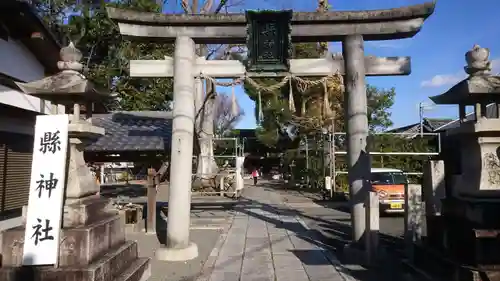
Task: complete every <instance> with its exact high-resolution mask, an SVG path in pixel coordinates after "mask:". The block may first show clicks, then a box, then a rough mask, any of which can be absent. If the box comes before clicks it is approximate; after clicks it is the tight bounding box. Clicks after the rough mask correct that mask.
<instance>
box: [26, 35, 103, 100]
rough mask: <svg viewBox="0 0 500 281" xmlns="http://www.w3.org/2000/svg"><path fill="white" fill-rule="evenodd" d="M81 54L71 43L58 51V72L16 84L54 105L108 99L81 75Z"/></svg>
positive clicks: (27, 92)
mask: <svg viewBox="0 0 500 281" xmlns="http://www.w3.org/2000/svg"><path fill="white" fill-rule="evenodd" d="M81 59H82V53H81V52H80V51H79V50H78V49H77V48H76V47H75V45H74V44H73V43H70V44H69V45H68V46H66V47H64V48H62V49H61V51H60V61H59V62H58V63H57V67H58V68H59V70H60V72H59V73H57V74H55V75H52V76H48V77H45V78H43V79H40V80H36V81H31V82H28V83H22V82H16V84H17V86H18V87H19V88H20V89H21V90H22V91H23V92H24V93H25V94H29V95H32V96H37V97H39V98H41V99H45V100H49V101H51V102H53V103H55V104H64V105H73V104H75V103H81V104H85V103H88V102H98V101H102V100H104V99H107V98H109V97H110V95H109V94H108V93H107V91H99V90H97V89H96V87H95V85H94V84H93V83H92V82H91V81H89V80H88V79H87V78H86V77H85V75H83V74H82V73H81V71H82V70H83V65H82V64H81V63H80V60H81Z"/></svg>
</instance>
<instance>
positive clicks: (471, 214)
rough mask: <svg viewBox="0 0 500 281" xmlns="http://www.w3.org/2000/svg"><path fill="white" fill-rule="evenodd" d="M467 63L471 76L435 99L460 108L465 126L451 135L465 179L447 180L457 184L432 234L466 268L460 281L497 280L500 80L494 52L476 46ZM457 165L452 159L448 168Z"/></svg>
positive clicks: (459, 271)
mask: <svg viewBox="0 0 500 281" xmlns="http://www.w3.org/2000/svg"><path fill="white" fill-rule="evenodd" d="M465 58H466V62H467V66H465V72H466V73H467V74H468V75H469V76H468V77H467V78H466V79H464V80H463V81H461V82H459V83H458V84H456V85H455V86H453V87H452V88H451V89H450V90H448V91H447V92H446V93H444V94H442V95H438V96H434V97H431V100H432V101H434V102H435V103H436V104H455V105H458V106H459V124H458V126H457V127H455V128H452V129H449V130H447V131H446V135H447V136H448V137H449V138H448V139H451V140H452V142H454V143H457V144H458V147H456V148H454V150H455V152H454V153H455V154H460V173H459V174H458V175H449V174H447V175H446V176H447V179H449V180H450V181H451V182H447V189H448V191H449V192H447V195H446V198H444V199H442V200H441V201H442V212H441V217H442V218H441V220H442V223H441V225H442V228H441V230H440V231H439V232H433V233H428V234H431V236H440V237H439V239H438V240H439V241H442V242H441V245H440V247H442V248H443V249H445V251H446V255H445V256H446V257H453V260H454V261H455V262H457V264H461V266H460V267H457V268H453V269H450V270H456V274H458V275H459V276H460V277H457V280H458V279H460V280H483V277H482V276H483V275H484V274H485V275H487V276H489V277H490V278H491V276H499V275H498V274H499V273H500V271H499V270H498V265H500V257H499V256H498V251H500V248H499V246H498V245H500V243H499V242H500V241H499V238H498V237H500V236H499V234H500V221H499V220H498V213H499V212H500V161H499V156H500V119H499V114H498V108H499V104H500V76H498V75H492V74H490V71H491V62H490V61H489V50H488V49H486V48H481V47H480V46H478V45H475V46H474V47H473V48H472V49H471V50H470V51H468V52H467V53H466V55H465ZM466 106H473V107H474V110H473V112H472V113H470V114H466V110H465V107H466ZM448 157H449V158H448ZM455 161H456V160H455V159H452V157H451V156H446V157H445V159H444V164H445V166H446V165H451V166H453V164H454V162H455ZM448 172H449V171H447V172H446V173H448ZM429 239H432V240H435V237H429ZM428 258H429V256H426V259H428ZM433 262H434V260H433ZM446 270H448V269H446ZM479 276H481V277H479ZM466 278H470V279H466ZM476 278H477V279H476ZM495 278H496V277H495ZM488 280H493V279H488Z"/></svg>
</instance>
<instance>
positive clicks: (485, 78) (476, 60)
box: [430, 45, 500, 105]
mask: <svg viewBox="0 0 500 281" xmlns="http://www.w3.org/2000/svg"><path fill="white" fill-rule="evenodd" d="M489 55H490V51H489V49H487V48H481V47H480V46H479V45H474V47H473V48H472V50H470V51H468V52H467V53H466V54H465V59H466V61H467V66H465V72H466V73H467V74H469V77H467V78H466V79H464V80H462V81H461V82H459V83H458V84H456V85H455V86H453V87H452V88H451V89H449V90H448V91H447V92H445V93H444V94H441V95H438V96H433V97H430V99H431V100H432V101H433V102H434V103H436V104H458V105H475V104H477V103H481V104H483V103H487V104H488V103H499V102H500V76H498V75H491V74H490V73H489V72H490V71H491V62H490V60H489Z"/></svg>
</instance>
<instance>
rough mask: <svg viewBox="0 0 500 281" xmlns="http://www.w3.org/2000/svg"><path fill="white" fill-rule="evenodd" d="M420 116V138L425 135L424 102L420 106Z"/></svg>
mask: <svg viewBox="0 0 500 281" xmlns="http://www.w3.org/2000/svg"><path fill="white" fill-rule="evenodd" d="M418 114H419V116H420V137H422V135H423V134H424V127H423V124H424V105H423V103H422V102H420V103H419V104H418Z"/></svg>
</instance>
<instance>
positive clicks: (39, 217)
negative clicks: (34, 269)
mask: <svg viewBox="0 0 500 281" xmlns="http://www.w3.org/2000/svg"><path fill="white" fill-rule="evenodd" d="M68 124H69V117H68V115H66V114H64V115H39V116H37V117H36V125H35V139H34V145H33V162H32V164H31V182H30V192H29V200H28V211H27V215H26V231H25V234H24V252H23V265H49V264H57V259H58V252H59V233H60V230H61V220H62V209H63V201H64V187H65V182H66V157H67V150H68Z"/></svg>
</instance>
